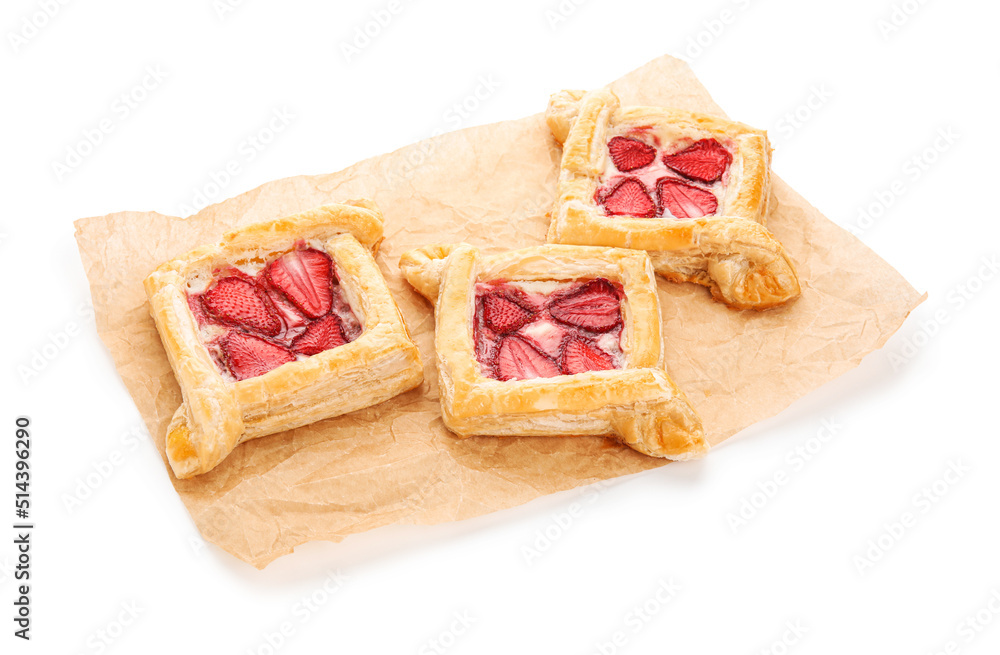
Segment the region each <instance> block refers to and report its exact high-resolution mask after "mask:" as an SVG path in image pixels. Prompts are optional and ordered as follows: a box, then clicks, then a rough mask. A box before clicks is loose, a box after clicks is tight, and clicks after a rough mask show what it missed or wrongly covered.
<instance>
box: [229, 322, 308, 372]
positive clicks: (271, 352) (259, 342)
mask: <svg viewBox="0 0 1000 655" xmlns="http://www.w3.org/2000/svg"><path fill="white" fill-rule="evenodd" d="M219 345H220V346H221V347H222V352H223V355H224V356H225V360H226V365H227V366H228V367H229V371H230V372H231V373H232V374H233V377H235V378H236V379H237V380H246V379H247V378H253V377H257V376H258V375H264V374H265V373H267V372H268V371H270V370H272V369H275V368H278V367H279V366H281V365H282V364H285V363H287V362H291V361H294V360H295V355H293V354H292V353H290V352H288V351H287V350H285V349H284V348H282V347H281V346H276V345H274V344H273V343H271V342H270V341H265V340H264V339H261V338H260V337H255V336H253V335H252V334H248V333H246V332H243V331H242V330H233V331H231V332H229V333H228V334H227V335H226V336H224V337H222V339H220V340H219Z"/></svg>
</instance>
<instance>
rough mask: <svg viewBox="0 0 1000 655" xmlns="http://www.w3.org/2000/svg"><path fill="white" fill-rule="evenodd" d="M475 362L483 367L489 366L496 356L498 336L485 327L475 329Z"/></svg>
mask: <svg viewBox="0 0 1000 655" xmlns="http://www.w3.org/2000/svg"><path fill="white" fill-rule="evenodd" d="M475 336H476V360H477V361H478V362H479V363H480V364H483V365H491V364H492V362H493V360H494V359H496V356H497V342H498V339H499V338H500V337H499V335H498V334H497V333H496V332H494V331H493V330H491V329H489V328H488V327H487V326H485V325H480V326H477V327H476V333H475Z"/></svg>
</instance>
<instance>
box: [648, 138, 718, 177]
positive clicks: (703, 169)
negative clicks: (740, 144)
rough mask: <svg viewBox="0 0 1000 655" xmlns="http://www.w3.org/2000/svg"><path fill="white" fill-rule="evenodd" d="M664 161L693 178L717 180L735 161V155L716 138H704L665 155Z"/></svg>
mask: <svg viewBox="0 0 1000 655" xmlns="http://www.w3.org/2000/svg"><path fill="white" fill-rule="evenodd" d="M663 163H664V164H666V165H667V166H669V167H670V168H672V169H674V170H675V171H677V172H678V173H680V174H681V175H683V176H684V177H688V178H691V179H692V180H698V181H700V182H715V181H716V180H718V179H720V178H721V177H722V174H723V173H725V172H726V169H727V168H729V164H731V163H733V156H732V155H731V154H729V151H728V150H726V149H725V147H723V145H722V144H721V143H719V142H718V141H716V140H715V139H702V140H701V141H695V142H694V143H693V144H691V145H690V146H688V147H687V148H684V149H683V150H681V151H680V152H675V153H674V154H672V155H663Z"/></svg>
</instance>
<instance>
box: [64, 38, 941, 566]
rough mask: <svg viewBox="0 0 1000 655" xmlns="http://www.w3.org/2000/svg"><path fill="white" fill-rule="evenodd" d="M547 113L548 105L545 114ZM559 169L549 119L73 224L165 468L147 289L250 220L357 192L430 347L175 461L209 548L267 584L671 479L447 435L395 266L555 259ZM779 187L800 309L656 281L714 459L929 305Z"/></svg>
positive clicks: (430, 322) (603, 454)
mask: <svg viewBox="0 0 1000 655" xmlns="http://www.w3.org/2000/svg"><path fill="white" fill-rule="evenodd" d="M612 88H613V90H614V91H615V92H616V93H618V95H619V96H620V97H621V99H622V101H623V104H626V105H627V104H651V105H666V106H675V107H680V108H684V109H691V110H696V111H702V112H709V113H714V114H719V115H723V112H722V110H721V109H720V108H719V107H718V106H717V105H716V104H715V103H714V102H713V101H712V99H711V97H710V96H709V94H708V92H707V91H706V90H705V88H704V87H703V86H702V85H701V84H700V83H699V82H698V80H697V79H696V78H695V77H694V75H693V73H692V72H691V70H690V69H689V68H688V67H687V65H686V64H684V63H682V62H680V61H679V60H676V59H673V58H671V57H662V58H660V59H657V60H655V61H653V62H650V63H649V64H647V65H645V66H643V67H642V68H640V69H638V70H636V71H633V72H632V73H630V74H628V75H626V76H625V77H623V78H622V79H620V80H618V81H617V82H615V83H614V84H612ZM558 90H559V89H552V91H553V92H554V91H558ZM546 101H547V98H539V99H538V104H539V107H540V108H541V107H544V105H545V103H546ZM559 156H560V150H559V148H558V147H557V145H556V144H555V142H554V141H553V139H552V138H551V136H550V134H549V132H548V129H547V128H546V126H545V122H544V120H543V118H542V115H541V114H538V115H535V116H531V117H528V118H524V119H521V120H516V121H509V122H504V123H497V124H494V125H487V126H484V127H476V128H471V129H466V130H462V131H459V132H453V133H449V134H445V135H442V136H439V137H435V138H433V139H429V140H426V141H422V142H419V143H416V144H413V145H411V146H408V147H406V148H403V149H401V150H398V151H396V152H394V153H390V154H387V155H382V156H380V157H374V158H372V159H368V160H365V161H363V162H360V163H358V164H356V165H354V166H352V167H350V168H348V169H346V170H343V171H340V172H339V173H333V174H330V175H318V176H300V177H293V178H288V179H284V180H277V181H274V182H269V183H267V184H265V185H263V186H261V187H259V188H257V189H254V190H253V191H250V192H248V193H245V194H243V195H241V196H238V197H236V198H232V199H230V200H227V201H225V202H222V203H220V204H218V205H214V206H212V207H208V208H206V209H204V210H203V211H201V212H199V213H198V214H197V215H196V216H193V217H190V218H187V219H182V218H176V217H172V216H163V215H161V214H157V213H153V212H121V213H116V214H110V215H108V216H101V217H95V218H85V219H81V220H79V221H77V222H76V228H77V234H76V237H77V242H78V244H79V248H80V253H81V257H82V259H83V264H84V268H85V269H86V271H87V276H88V278H89V280H90V285H91V293H92V295H93V302H94V307H95V310H96V318H97V329H98V331H99V333H100V336H101V338H102V339H103V341H104V343H105V344H106V345H107V347H108V350H109V351H110V352H111V355H112V357H113V358H114V361H115V365H116V366H117V369H118V372H119V373H120V374H121V377H122V380H123V381H124V383H125V386H126V387H127V388H128V390H129V392H130V393H131V395H132V397H133V398H134V400H135V403H136V405H137V407H138V409H139V412H140V413H141V414H142V416H143V418H144V420H145V422H146V425H147V427H148V428H149V432H150V434H151V435H153V439H154V442H155V443H156V444H157V448H159V449H160V454H161V455H163V454H164V453H163V438H164V434H165V431H166V426H167V423H168V422H169V420H170V417H171V416H172V415H173V413H174V410H175V409H177V407H178V406H179V404H180V402H181V394H180V390H179V388H178V386H177V383H176V381H175V380H174V376H173V373H172V372H171V370H170V366H169V365H168V363H167V358H166V355H165V353H164V351H163V347H162V345H161V344H160V340H159V337H158V335H157V333H156V329H155V328H154V325H153V321H152V319H151V318H150V316H149V310H148V306H147V304H146V298H145V295H144V293H143V289H142V279H143V278H144V277H145V276H146V275H147V274H148V273H149V272H150V271H152V270H153V269H154V268H155V267H156V266H157V265H159V264H160V263H161V262H163V261H166V260H168V259H170V258H172V257H175V256H177V255H180V254H182V253H184V252H187V251H188V250H190V249H192V248H194V247H196V246H199V245H201V244H204V243H208V242H214V241H217V240H218V239H219V237H220V236H221V235H222V233H223V232H226V231H228V230H230V229H233V228H234V227H237V226H241V225H245V224H247V223H252V222H256V221H261V220H266V219H272V218H277V217H280V216H284V215H287V214H291V213H294V212H298V211H302V210H305V209H309V208H311V207H315V206H317V205H320V204H323V203H328V202H335V201H340V200H345V199H348V198H352V197H358V196H367V197H370V198H372V199H374V200H375V201H376V202H377V203H378V205H379V207H380V208H381V209H382V211H383V213H384V214H385V220H386V230H385V231H386V235H385V236H386V238H385V241H384V242H383V244H382V247H381V250H380V253H379V256H378V262H379V266H380V267H381V269H382V271H383V273H384V274H385V276H386V278H387V280H388V282H389V286H390V289H391V290H392V293H393V294H394V296H395V297H396V299H397V301H398V303H399V306H400V309H401V310H402V312H403V316H404V318H405V320H406V322H407V324H408V326H409V328H410V331H411V333H412V335H413V337H414V339H415V340H416V342H417V344H418V346H419V347H420V351H421V353H422V355H423V358H424V361H425V363H426V366H425V375H426V381H425V382H424V384H423V386H421V387H420V388H418V389H415V390H413V391H411V392H409V393H406V394H403V395H401V396H399V397H397V398H395V399H393V400H390V401H388V402H385V403H383V404H381V405H378V406H376V407H372V408H369V409H366V410H362V411H358V412H355V413H353V414H350V415H348V416H343V417H339V418H335V419H330V420H327V421H323V422H320V423H317V424H313V425H310V426H306V427H303V428H300V429H298V430H293V431H291V432H286V433H282V434H278V435H272V436H269V437H264V438H261V439H257V440H254V441H251V442H249V443H245V444H243V445H241V446H239V447H238V448H237V449H236V450H235V451H234V452H233V453H232V455H230V457H229V458H228V459H227V460H226V461H225V462H224V463H223V464H222V465H221V466H219V467H218V468H217V469H215V470H214V471H212V472H210V473H208V474H206V475H203V476H200V477H197V478H195V479H192V480H177V479H175V478H173V476H172V474H171V473H170V470H169V467H167V466H166V458H165V457H164V466H165V474H166V475H171V479H172V481H173V484H174V487H175V488H176V489H177V493H178V494H179V495H180V497H181V500H182V501H183V502H184V504H185V505H186V506H187V508H188V510H189V511H190V513H191V516H192V517H193V518H194V521H195V523H196V524H197V526H198V528H199V529H200V530H201V533H202V535H203V536H204V538H205V539H207V540H208V541H211V542H213V543H215V544H217V545H218V546H220V547H221V548H223V549H225V550H227V551H228V552H230V553H232V554H233V555H235V556H236V557H238V558H240V559H242V560H245V561H247V562H249V563H251V564H253V565H254V566H256V567H258V568H263V567H264V566H265V565H267V564H268V563H269V562H270V561H272V560H273V559H274V558H276V557H278V556H280V555H283V554H286V553H289V552H291V551H292V549H293V548H294V547H295V546H297V545H299V544H302V543H305V542H307V541H312V540H328V541H340V540H342V539H344V538H345V537H347V536H348V535H350V534H354V533H358V532H363V531H365V530H371V529H372V528H377V527H379V526H383V525H388V524H393V523H406V524H435V523H441V522H445V521H457V520H460V519H465V518H469V517H473V516H477V515H480V514H485V513H487V512H493V511H496V510H499V509H504V508H507V507H512V506H515V505H519V504H521V503H524V502H527V501H528V500H531V499H533V498H536V497H538V496H541V495H545V494H550V493H554V492H556V491H561V490H564V489H569V488H572V487H576V486H578V485H583V484H587V483H592V482H595V481H598V480H603V479H607V478H613V477H617V476H621V475H626V474H630V473H635V472H637V471H641V470H644V469H649V468H653V467H658V466H662V465H663V464H665V463H666V462H665V461H663V460H657V459H653V458H648V457H645V456H643V455H640V454H638V453H636V452H635V451H633V450H631V449H629V448H626V447H623V446H620V445H617V444H615V443H613V442H611V441H610V440H606V439H602V438H598V437H582V438H574V439H552V438H537V437H535V438H531V437H523V438H503V439H500V438H489V437H479V438H471V439H466V440H460V439H457V438H455V437H453V436H452V435H451V434H450V433H449V432H448V431H447V430H446V429H445V427H444V425H443V423H442V422H441V418H440V409H439V405H438V390H437V374H436V370H435V366H434V353H433V331H434V317H433V311H432V308H431V306H430V305H429V304H428V303H427V302H425V301H424V300H423V299H422V298H421V297H420V296H418V295H417V294H416V293H415V292H414V291H412V290H411V289H410V288H409V287H408V286H407V285H406V283H405V282H404V281H403V280H402V278H401V276H400V274H399V271H398V267H397V262H398V261H399V256H400V254H401V253H403V252H404V251H406V250H409V249H411V248H414V247H417V246H421V245H424V244H427V243H435V242H452V241H462V240H464V241H467V242H469V243H472V244H474V245H476V246H479V247H481V248H484V249H486V250H488V251H497V250H502V249H508V248H520V247H524V246H530V245H535V244H539V243H542V242H543V241H544V236H545V230H546V227H547V220H546V219H545V216H544V215H545V212H546V211H547V210H548V209H549V205H550V203H551V201H552V199H553V197H554V193H555V184H556V177H557V169H558V165H559ZM774 186H775V191H774V193H775V196H776V198H777V200H778V207H777V210H776V211H775V212H774V213H773V214H772V215H771V216H770V218H769V220H768V225H769V227H770V228H771V230H772V231H773V232H774V234H775V235H776V236H777V237H778V238H779V239H780V240H781V241H782V243H784V245H785V247H786V249H787V250H788V252H789V253H790V255H791V257H792V258H793V259H794V260H795V263H796V265H797V267H798V273H799V277H800V280H801V283H802V296H801V297H800V298H799V299H798V300H796V301H794V302H793V303H792V304H791V305H789V306H787V307H785V308H782V309H779V310H776V311H768V312H763V313H755V312H736V311H732V310H729V309H727V308H726V307H725V306H723V305H721V304H718V303H715V302H713V301H712V300H711V299H710V297H709V294H708V292H707V290H706V289H704V288H702V287H698V286H695V285H691V284H683V285H681V284H669V283H667V282H664V281H661V282H660V296H661V302H662V305H663V317H664V330H665V335H666V336H665V342H666V352H667V369H668V372H669V373H670V374H671V375H672V376H673V378H674V380H675V381H676V382H677V383H678V385H680V387H681V388H682V389H684V391H685V392H686V393H687V395H688V397H689V398H690V400H691V402H692V403H693V404H694V406H695V408H696V409H697V410H698V412H699V413H700V414H701V416H702V419H703V420H704V425H705V430H706V433H707V436H708V438H709V440H710V441H711V442H712V443H713V444H718V443H720V442H721V441H723V440H725V439H726V438H728V437H730V436H732V435H733V434H735V433H736V432H738V431H740V430H742V429H743V428H746V427H747V426H749V425H751V424H753V423H754V422H756V421H760V420H762V419H764V418H767V417H769V416H772V415H774V414H776V413H777V412H779V411H781V410H782V409H784V408H785V407H787V406H788V405H789V404H791V403H792V402H793V401H794V400H795V399H797V398H799V397H801V396H803V395H804V394H806V393H807V392H809V391H810V390H812V389H814V388H816V387H818V386H819V385H821V384H823V383H825V382H828V381H829V380H832V379H833V378H835V377H837V376H838V375H840V374H842V373H844V372H845V371H847V370H849V369H851V368H853V367H854V366H856V365H857V364H858V363H859V362H860V361H861V358H862V357H864V356H865V355H866V354H867V353H869V352H871V351H872V350H875V349H877V348H880V347H881V346H882V345H883V344H884V343H885V341H886V339H887V338H888V337H889V336H890V335H891V334H892V333H893V332H895V331H896V330H897V329H898V328H899V326H900V324H901V323H902V321H903V320H904V319H905V318H906V316H907V314H908V313H909V312H910V311H911V310H912V309H913V308H914V307H915V306H916V305H917V304H919V303H920V301H921V300H922V297H921V296H920V294H918V293H917V292H916V291H915V290H914V289H913V287H911V286H910V285H909V284H908V283H907V282H906V280H904V279H903V278H902V277H901V276H900V274H899V273H898V272H897V271H895V270H894V269H893V268H892V267H891V266H889V265H888V264H887V263H886V262H885V261H883V260H882V259H880V258H879V257H878V256H877V255H876V254H875V253H873V252H872V251H871V250H869V249H868V248H867V247H866V246H865V245H863V244H862V243H861V242H859V241H858V240H857V239H855V238H854V237H853V236H852V235H850V234H849V233H847V232H846V231H845V230H843V229H841V228H839V227H837V226H836V225H834V224H833V223H832V222H830V221H829V220H828V219H826V218H825V217H824V216H823V215H822V214H820V213H819V211H817V210H816V209H815V208H813V207H812V206H810V205H809V203H808V202H806V201H805V200H804V199H803V198H802V197H801V196H799V195H798V194H797V193H795V191H793V190H792V189H791V188H789V187H788V186H787V185H786V184H784V183H783V182H782V181H781V180H780V179H775V184H774ZM709 456H711V454H709Z"/></svg>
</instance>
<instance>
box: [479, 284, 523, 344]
mask: <svg viewBox="0 0 1000 655" xmlns="http://www.w3.org/2000/svg"><path fill="white" fill-rule="evenodd" d="M531 319H532V312H530V311H528V310H527V309H525V308H524V307H522V306H521V305H519V304H518V303H516V302H515V301H514V300H513V299H512V297H511V294H509V293H504V292H503V291H497V292H493V293H491V294H489V295H488V296H486V298H484V299H483V320H484V321H486V325H488V326H489V327H490V329H491V330H493V331H494V332H496V333H498V334H507V333H508V332H513V331H515V330H518V329H520V328H521V327H522V326H523V325H524V324H526V323H530V322H531Z"/></svg>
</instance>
